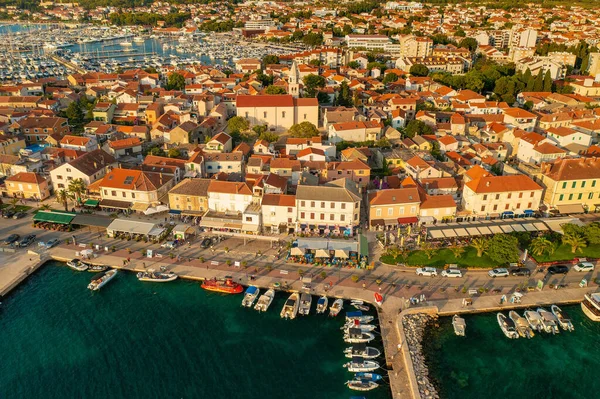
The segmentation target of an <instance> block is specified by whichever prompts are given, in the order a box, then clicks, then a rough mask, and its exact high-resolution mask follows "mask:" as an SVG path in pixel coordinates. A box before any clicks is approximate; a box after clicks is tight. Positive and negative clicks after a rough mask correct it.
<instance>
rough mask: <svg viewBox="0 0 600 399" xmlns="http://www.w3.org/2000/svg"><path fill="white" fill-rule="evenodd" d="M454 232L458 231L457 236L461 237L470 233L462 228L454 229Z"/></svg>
mask: <svg viewBox="0 0 600 399" xmlns="http://www.w3.org/2000/svg"><path fill="white" fill-rule="evenodd" d="M454 232H455V233H456V235H457V236H459V237H466V236H468V235H469V233H467V230H465V229H463V228H460V229H454Z"/></svg>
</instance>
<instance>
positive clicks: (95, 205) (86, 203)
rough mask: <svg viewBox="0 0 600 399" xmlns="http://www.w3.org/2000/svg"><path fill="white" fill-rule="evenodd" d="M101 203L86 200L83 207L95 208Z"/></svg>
mask: <svg viewBox="0 0 600 399" xmlns="http://www.w3.org/2000/svg"><path fill="white" fill-rule="evenodd" d="M99 203H100V201H98V200H95V199H87V200H85V202H84V203H83V206H89V207H91V208H95V207H97V206H98V204H99Z"/></svg>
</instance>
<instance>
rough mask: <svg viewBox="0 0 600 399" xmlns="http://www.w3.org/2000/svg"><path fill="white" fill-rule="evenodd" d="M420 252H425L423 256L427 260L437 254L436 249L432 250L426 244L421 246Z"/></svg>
mask: <svg viewBox="0 0 600 399" xmlns="http://www.w3.org/2000/svg"><path fill="white" fill-rule="evenodd" d="M421 250H422V251H423V252H425V255H426V256H427V259H431V258H433V257H434V255H435V254H436V253H437V249H436V248H434V247H433V246H432V245H431V244H430V243H428V242H426V243H424V244H423V245H421Z"/></svg>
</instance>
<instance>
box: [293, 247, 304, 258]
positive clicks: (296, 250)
mask: <svg viewBox="0 0 600 399" xmlns="http://www.w3.org/2000/svg"><path fill="white" fill-rule="evenodd" d="M290 255H292V256H302V255H304V251H303V250H302V249H300V248H298V247H293V248H292V249H291V250H290Z"/></svg>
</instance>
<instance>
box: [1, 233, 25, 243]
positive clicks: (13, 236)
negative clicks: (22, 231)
mask: <svg viewBox="0 0 600 399" xmlns="http://www.w3.org/2000/svg"><path fill="white" fill-rule="evenodd" d="M19 238H21V236H20V235H18V234H11V235H9V236H8V237H6V240H4V244H5V245H10V244H12V243H14V242H17V241H18V240H19Z"/></svg>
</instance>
